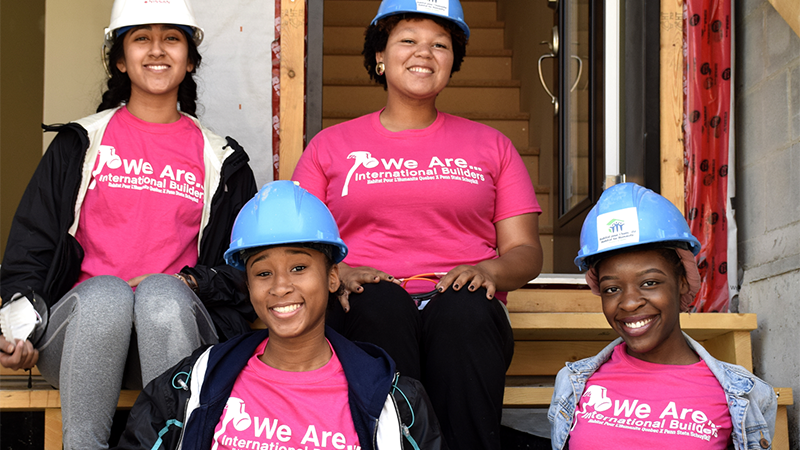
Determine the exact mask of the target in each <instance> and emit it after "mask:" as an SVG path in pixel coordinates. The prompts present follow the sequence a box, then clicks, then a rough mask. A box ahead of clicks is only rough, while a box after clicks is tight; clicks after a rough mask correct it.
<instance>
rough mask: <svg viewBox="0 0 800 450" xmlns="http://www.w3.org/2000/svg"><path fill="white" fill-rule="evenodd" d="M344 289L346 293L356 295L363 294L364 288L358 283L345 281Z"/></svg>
mask: <svg viewBox="0 0 800 450" xmlns="http://www.w3.org/2000/svg"><path fill="white" fill-rule="evenodd" d="M344 289H345V291H346V292H348V293H349V292H355V293H356V294H360V293H362V292H364V287H363V286H361V283H360V282H358V281H347V282H345V283H344Z"/></svg>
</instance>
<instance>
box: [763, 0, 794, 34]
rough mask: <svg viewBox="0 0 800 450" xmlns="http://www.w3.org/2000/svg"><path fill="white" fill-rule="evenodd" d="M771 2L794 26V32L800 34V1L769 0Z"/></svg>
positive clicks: (784, 18)
mask: <svg viewBox="0 0 800 450" xmlns="http://www.w3.org/2000/svg"><path fill="white" fill-rule="evenodd" d="M769 3H770V4H771V5H772V7H773V8H775V11H778V14H780V15H781V17H783V20H785V21H786V23H788V24H789V26H790V27H792V30H794V34H796V35H798V36H800V2H798V1H797V0H769Z"/></svg>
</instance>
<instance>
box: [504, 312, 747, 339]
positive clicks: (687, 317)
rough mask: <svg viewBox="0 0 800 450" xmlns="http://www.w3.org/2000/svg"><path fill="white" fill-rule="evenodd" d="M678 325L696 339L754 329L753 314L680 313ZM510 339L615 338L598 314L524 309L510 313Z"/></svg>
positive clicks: (611, 330)
mask: <svg viewBox="0 0 800 450" xmlns="http://www.w3.org/2000/svg"><path fill="white" fill-rule="evenodd" d="M680 320H681V328H682V329H683V331H685V332H686V333H687V334H689V336H691V337H693V338H694V339H696V340H698V341H701V342H702V341H706V340H708V339H712V338H715V337H718V336H720V335H722V334H725V333H728V332H729V331H730V330H734V329H735V330H739V331H747V332H750V331H752V330H755V329H756V327H757V324H756V315H755V314H733V313H725V314H722V313H692V314H689V313H681V319H680ZM511 325H512V327H513V328H514V339H515V340H521V341H610V340H612V339H615V338H616V337H617V334H616V333H615V332H614V330H613V329H611V326H610V325H609V324H608V322H607V321H606V318H605V316H604V315H603V314H602V313H592V312H585V313H584V312H568V313H547V312H537V313H532V312H525V313H515V314H512V315H511Z"/></svg>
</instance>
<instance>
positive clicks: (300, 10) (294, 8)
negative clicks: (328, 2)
mask: <svg viewBox="0 0 800 450" xmlns="http://www.w3.org/2000/svg"><path fill="white" fill-rule="evenodd" d="M305 17H306V2H305V0H282V1H281V100H280V121H281V144H280V169H279V175H280V179H281V180H288V179H289V178H291V176H292V172H294V168H295V166H296V165H297V161H298V160H299V159H300V155H302V154H303V121H304V120H305V102H304V97H305V68H304V66H305V29H306V23H305V20H306V19H305Z"/></svg>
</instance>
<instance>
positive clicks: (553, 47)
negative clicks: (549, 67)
mask: <svg viewBox="0 0 800 450" xmlns="http://www.w3.org/2000/svg"><path fill="white" fill-rule="evenodd" d="M541 44H542V45H544V44H547V47H548V48H549V49H550V53H545V54H544V55H542V56H540V57H539V81H540V82H541V83H542V87H543V88H544V91H545V92H547V95H549V96H550V104H551V105H553V115H554V116H557V115H558V99H557V98H556V96H555V95H553V93H552V92H550V89H549V88H548V87H547V83H545V81H544V74H543V73H542V61H544V60H545V59H548V58H557V57H558V25H556V26H554V27H553V39H552V41H550V42H548V41H542V42H541ZM581 67H583V63H581ZM573 89H574V88H573Z"/></svg>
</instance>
